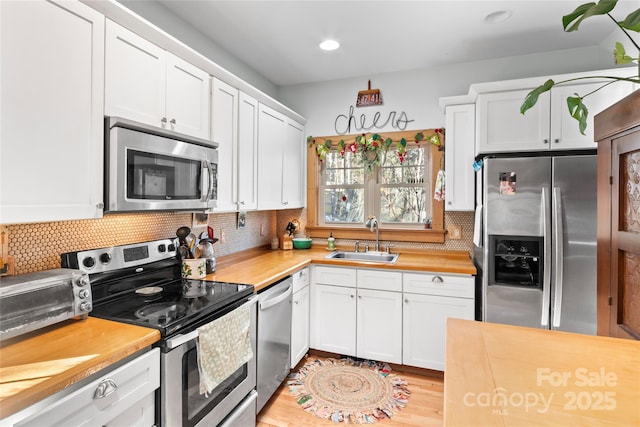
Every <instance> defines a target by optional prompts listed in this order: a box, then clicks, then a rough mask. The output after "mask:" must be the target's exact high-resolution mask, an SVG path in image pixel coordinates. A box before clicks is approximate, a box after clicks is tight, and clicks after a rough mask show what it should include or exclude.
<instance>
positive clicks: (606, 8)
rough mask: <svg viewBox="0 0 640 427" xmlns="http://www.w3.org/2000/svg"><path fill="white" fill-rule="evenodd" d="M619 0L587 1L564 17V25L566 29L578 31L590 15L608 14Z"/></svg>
mask: <svg viewBox="0 0 640 427" xmlns="http://www.w3.org/2000/svg"><path fill="white" fill-rule="evenodd" d="M617 2H618V0H600V1H599V2H598V3H585V4H582V5H580V6H578V7H577V8H576V10H574V11H573V12H571V13H570V14H568V15H565V16H563V17H562V26H563V27H564V30H565V31H576V30H577V29H578V28H579V27H580V24H581V23H582V21H584V20H585V19H587V18H588V17H590V16H595V15H606V14H607V13H609V12H611V11H612V10H613V8H614V7H615V6H616V3H617Z"/></svg>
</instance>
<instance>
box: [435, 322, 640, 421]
mask: <svg viewBox="0 0 640 427" xmlns="http://www.w3.org/2000/svg"><path fill="white" fill-rule="evenodd" d="M445 372H446V375H445V383H444V397H445V402H444V412H445V414H444V424H445V426H465V427H466V426H471V425H473V426H586V425H590V426H638V425H640V342H638V341H632V340H625V339H621V338H609V337H599V336H591V335H581V334H572V333H566V332H558V331H548V330H541V329H533V328H523V327H519V326H508V325H498V324H493V323H483V322H474V321H470V320H461V319H449V320H448V322H447V349H446V365H445Z"/></svg>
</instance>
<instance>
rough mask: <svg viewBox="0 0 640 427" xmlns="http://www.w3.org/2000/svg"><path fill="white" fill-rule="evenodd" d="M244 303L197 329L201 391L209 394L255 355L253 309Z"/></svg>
mask: <svg viewBox="0 0 640 427" xmlns="http://www.w3.org/2000/svg"><path fill="white" fill-rule="evenodd" d="M249 307H250V305H249V304H245V305H243V306H241V307H239V308H237V309H235V310H233V311H232V312H230V313H227V314H225V315H224V316H222V317H220V318H218V319H216V320H214V321H212V322H210V323H207V324H206V325H204V326H201V327H199V328H198V339H197V340H196V350H197V355H198V371H199V373H200V394H205V395H207V394H209V393H211V391H213V389H215V388H216V386H217V385H218V384H220V383H221V382H222V381H224V380H225V379H227V378H228V377H229V375H231V374H232V373H234V372H235V371H237V370H238V369H239V368H240V367H241V366H242V365H244V364H245V363H247V362H248V361H249V360H251V359H252V358H253V350H252V349H251V337H250V332H251V311H250V310H249Z"/></svg>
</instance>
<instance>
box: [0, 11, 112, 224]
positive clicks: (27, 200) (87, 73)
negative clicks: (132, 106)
mask: <svg viewBox="0 0 640 427" xmlns="http://www.w3.org/2000/svg"><path fill="white" fill-rule="evenodd" d="M104 20H105V19H104V16H103V15H101V14H100V13H98V12H96V11H95V10H94V9H91V8H90V7H88V6H86V5H84V4H82V3H79V2H69V1H61V2H50V1H25V2H19V1H17V2H9V1H0V43H1V44H0V55H1V57H0V76H1V77H0V78H1V80H0V85H1V87H2V90H1V91H0V111H1V116H0V121H1V123H2V126H1V129H0V152H1V153H2V154H1V156H0V223H3V224H12V223H29V222H48V221H59V220H73V219H87V218H99V217H101V216H102V211H103V209H102V208H103V198H102V173H103V149H102V147H103V142H102V141H103V128H104V125H103V105H104V88H103V83H104Z"/></svg>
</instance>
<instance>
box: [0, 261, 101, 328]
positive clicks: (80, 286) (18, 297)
mask: <svg viewBox="0 0 640 427" xmlns="http://www.w3.org/2000/svg"><path fill="white" fill-rule="evenodd" d="M91 307H92V298H91V286H90V281H89V276H88V275H87V274H86V273H82V272H80V271H78V270H73V269H68V268H58V269H54V270H45V271H40V272H37V273H28V274H21V275H18V276H7V277H2V278H0V341H3V340H6V339H9V338H14V337H17V336H20V335H23V334H26V333H28V332H32V331H35V330H37V329H41V328H44V327H47V326H50V325H53V324H55V323H58V322H62V321H64V320H67V319H70V318H73V317H80V318H83V319H86V318H87V316H88V314H89V312H90V311H91Z"/></svg>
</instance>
